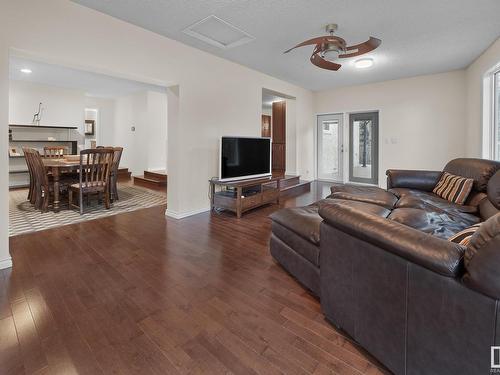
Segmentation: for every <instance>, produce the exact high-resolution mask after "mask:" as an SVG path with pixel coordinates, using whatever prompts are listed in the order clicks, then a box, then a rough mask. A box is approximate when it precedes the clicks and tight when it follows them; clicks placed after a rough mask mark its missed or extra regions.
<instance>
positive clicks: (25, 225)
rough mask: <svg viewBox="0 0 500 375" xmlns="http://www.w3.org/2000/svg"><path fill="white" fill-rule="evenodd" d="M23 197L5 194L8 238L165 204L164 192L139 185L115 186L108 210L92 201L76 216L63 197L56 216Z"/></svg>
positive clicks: (20, 193)
mask: <svg viewBox="0 0 500 375" xmlns="http://www.w3.org/2000/svg"><path fill="white" fill-rule="evenodd" d="M27 195H28V190H15V191H11V192H10V193H9V219H10V220H9V236H17V235H19V234H23V233H29V232H36V231H40V230H44V229H49V228H54V227H59V226H62V225H68V224H74V223H80V222H82V221H87V220H94V219H100V218H103V217H106V216H112V215H117V214H121V213H124V212H131V211H135V210H139V209H142V208H148V207H153V206H159V205H163V204H166V203H167V195H166V193H164V192H160V191H154V190H150V189H146V188H142V187H139V186H132V185H119V186H118V196H119V197H120V199H119V200H118V201H115V202H114V203H112V204H111V209H109V210H106V209H105V208H104V206H103V205H100V204H98V202H97V198H93V199H91V200H90V206H86V203H84V204H85V213H84V214H83V215H80V213H79V211H78V210H77V209H69V208H68V201H67V197H63V199H62V201H61V210H60V211H59V212H58V213H55V212H53V211H50V210H49V212H45V213H42V212H40V211H38V210H36V209H35V208H34V207H33V205H32V204H31V203H30V202H28V201H27V200H26V198H27Z"/></svg>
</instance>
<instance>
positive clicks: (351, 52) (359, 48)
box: [339, 36, 382, 59]
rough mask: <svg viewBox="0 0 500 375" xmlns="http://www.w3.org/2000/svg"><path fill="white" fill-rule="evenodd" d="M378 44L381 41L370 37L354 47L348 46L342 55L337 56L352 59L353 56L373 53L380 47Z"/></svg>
mask: <svg viewBox="0 0 500 375" xmlns="http://www.w3.org/2000/svg"><path fill="white" fill-rule="evenodd" d="M380 43H382V41H381V40H380V39H377V38H374V37H372V36H371V37H370V39H368V40H367V41H366V42H364V43H360V44H356V45H354V46H349V47H347V48H346V52H347V53H344V54H343V55H339V58H344V59H345V58H348V57H354V56H359V55H363V54H365V53H367V52H370V51H373V50H374V49H375V48H377V47H378V46H380Z"/></svg>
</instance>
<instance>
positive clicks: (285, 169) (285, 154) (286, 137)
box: [260, 89, 297, 176]
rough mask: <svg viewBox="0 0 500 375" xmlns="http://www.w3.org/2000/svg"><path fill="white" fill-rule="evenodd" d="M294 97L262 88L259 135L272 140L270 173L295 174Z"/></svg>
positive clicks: (280, 174)
mask: <svg viewBox="0 0 500 375" xmlns="http://www.w3.org/2000/svg"><path fill="white" fill-rule="evenodd" d="M295 101H296V100H295V98H294V97H291V96H288V95H286V94H281V93H278V92H276V91H272V90H269V89H262V120H261V132H260V133H261V137H270V138H271V140H272V153H271V159H272V163H271V164H272V173H273V175H276V176H278V175H279V176H284V175H285V174H288V175H296V162H297V161H296V152H295V147H296V138H295V137H296V134H295V133H296V124H295V121H296V119H295V118H296V114H295Z"/></svg>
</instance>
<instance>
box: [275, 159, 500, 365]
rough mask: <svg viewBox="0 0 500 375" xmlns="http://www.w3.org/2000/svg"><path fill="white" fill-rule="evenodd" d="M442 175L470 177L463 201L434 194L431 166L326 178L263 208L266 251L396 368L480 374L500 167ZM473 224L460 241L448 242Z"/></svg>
mask: <svg viewBox="0 0 500 375" xmlns="http://www.w3.org/2000/svg"><path fill="white" fill-rule="evenodd" d="M444 171H447V172H449V173H453V174H457V175H461V176H464V177H469V178H474V187H473V191H472V193H471V194H470V196H469V198H468V200H467V201H466V203H465V205H463V206H459V205H455V204H453V203H450V202H448V201H446V200H443V199H441V198H439V197H438V196H436V195H435V194H433V193H432V189H433V188H434V186H435V185H436V183H437V181H438V180H439V178H440V177H441V174H442V172H441V171H403V170H389V171H387V177H388V181H387V185H388V190H383V189H380V188H376V187H360V186H348V185H336V186H333V187H332V194H331V195H330V196H329V197H328V198H327V199H324V200H322V201H319V202H317V203H315V204H314V205H311V206H308V207H305V208H293V209H283V210H280V211H277V212H275V213H274V214H273V215H271V218H272V234H271V241H270V251H271V254H272V255H273V257H274V258H275V259H276V260H277V261H278V262H279V263H280V264H281V265H282V266H283V267H284V268H285V269H286V270H287V271H289V272H290V273H291V274H292V275H293V276H295V277H296V278H297V280H299V281H300V282H301V283H302V284H304V285H305V286H306V287H307V288H309V289H310V290H311V291H312V292H313V293H314V294H316V295H317V296H318V297H320V298H321V306H322V309H323V312H324V314H325V316H326V318H327V319H328V320H329V321H330V322H331V323H333V324H334V325H336V326H337V327H339V328H341V329H343V330H344V331H346V332H347V333H348V334H349V335H350V336H352V337H353V338H354V339H355V340H356V341H357V342H359V343H360V344H361V345H362V346H363V347H365V348H366V349H367V350H368V351H369V352H371V353H372V354H373V355H374V356H376V357H377V358H378V359H379V360H380V361H381V362H382V363H383V364H384V365H386V366H387V367H388V368H389V369H390V370H391V371H393V372H394V373H396V374H481V373H487V372H488V373H489V370H490V346H491V345H500V303H499V300H500V163H498V162H493V161H488V160H481V159H455V160H452V161H451V162H449V163H448V164H447V165H446V166H445V168H444ZM481 221H486V222H485V223H484V224H482V225H481V227H480V229H479V231H478V233H477V234H476V235H475V236H474V237H473V239H472V240H471V243H470V244H469V245H468V247H467V248H465V247H464V246H462V245H459V244H456V243H453V242H450V241H448V240H447V239H448V238H449V237H450V236H451V235H453V234H455V233H456V232H458V231H460V230H462V229H465V228H467V227H469V226H470V225H473V224H475V223H478V222H481Z"/></svg>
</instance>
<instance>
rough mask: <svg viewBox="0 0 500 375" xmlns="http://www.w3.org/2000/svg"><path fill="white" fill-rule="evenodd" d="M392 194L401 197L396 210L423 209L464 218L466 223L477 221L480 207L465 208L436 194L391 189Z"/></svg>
mask: <svg viewBox="0 0 500 375" xmlns="http://www.w3.org/2000/svg"><path fill="white" fill-rule="evenodd" d="M391 192H392V193H394V194H395V195H397V196H398V197H399V200H398V202H397V203H396V204H395V208H408V207H411V208H421V209H423V210H429V211H434V212H439V213H447V214H450V215H453V216H458V217H463V219H464V220H466V221H472V224H474V223H475V222H476V221H477V217H476V216H475V214H477V211H478V207H477V206H465V205H459V204H454V203H451V202H450V201H447V200H446V199H443V198H440V197H438V196H437V195H436V194H434V193H430V192H426V191H420V190H412V189H391Z"/></svg>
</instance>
